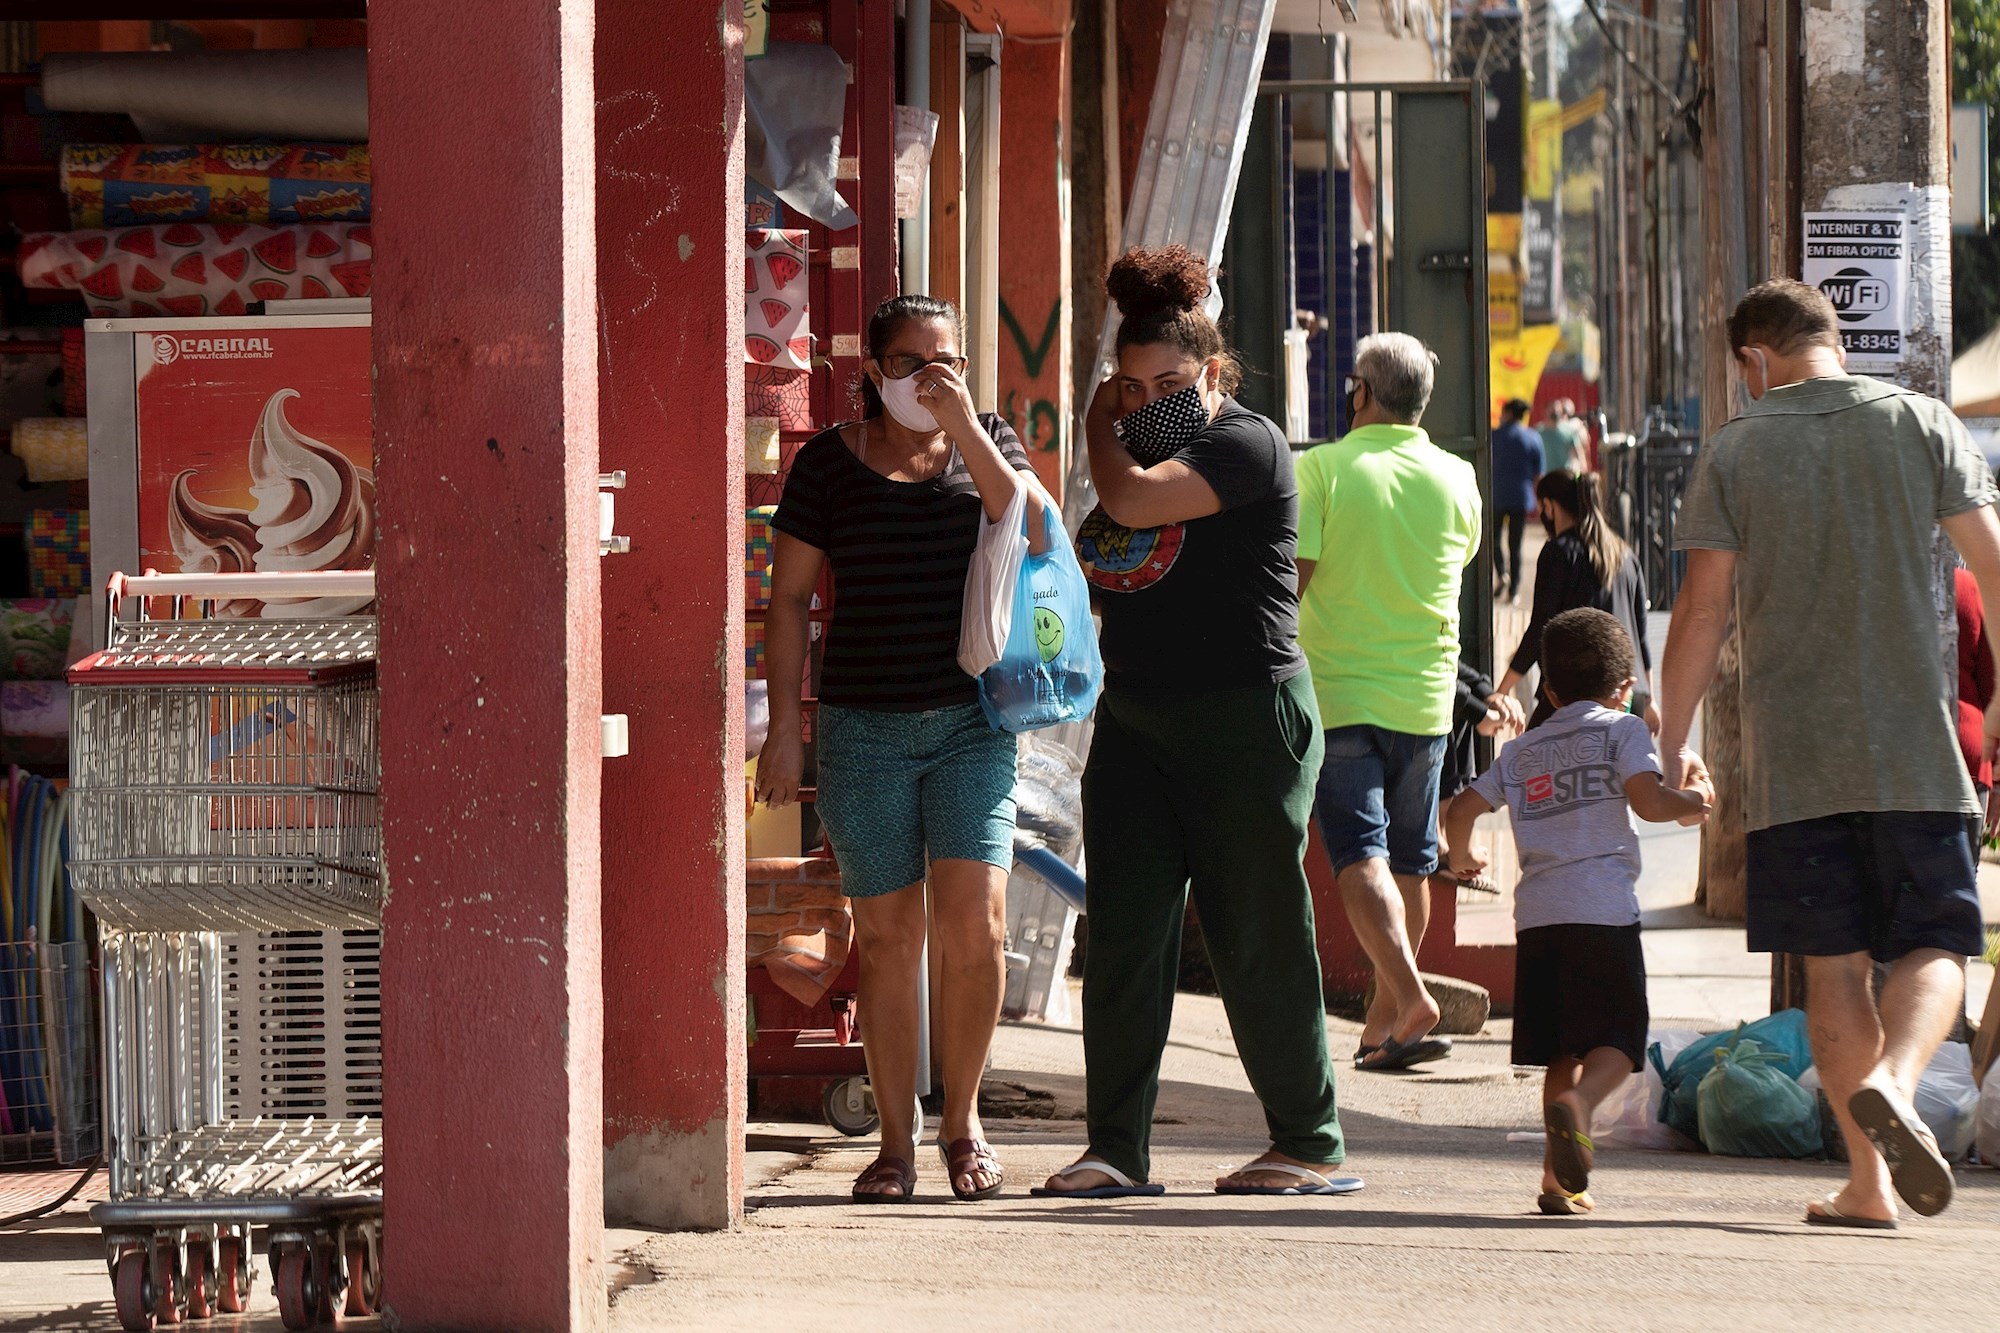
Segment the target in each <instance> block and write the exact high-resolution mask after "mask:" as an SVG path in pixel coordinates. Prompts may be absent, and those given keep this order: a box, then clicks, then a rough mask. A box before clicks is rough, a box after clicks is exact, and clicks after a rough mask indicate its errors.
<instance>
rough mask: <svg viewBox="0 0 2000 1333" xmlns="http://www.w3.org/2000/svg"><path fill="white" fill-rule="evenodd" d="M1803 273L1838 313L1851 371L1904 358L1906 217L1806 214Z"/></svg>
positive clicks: (1893, 365) (1883, 367) (1888, 366)
mask: <svg viewBox="0 0 2000 1333" xmlns="http://www.w3.org/2000/svg"><path fill="white" fill-rule="evenodd" d="M1805 224H1806V234H1805V264H1804V269H1803V272H1802V274H1801V276H1802V277H1803V278H1804V280H1805V281H1806V282H1807V283H1808V284H1810V285H1812V286H1814V287H1817V288H1819V289H1820V291H1822V292H1824V293H1825V294H1826V298H1827V300H1829V301H1831V302H1832V303H1833V309H1834V312H1835V313H1836V314H1837V315H1838V316H1839V317H1840V345H1841V346H1842V347H1843V348H1845V349H1846V350H1847V365H1848V368H1849V369H1851V370H1860V371H1868V372H1870V373H1879V372H1882V371H1893V370H1895V369H1897V368H1898V367H1899V366H1901V365H1902V363H1903V335H1904V333H1905V332H1906V331H1907V329H1908V325H1909V309H1908V302H1907V300H1906V299H1905V298H1906V294H1907V293H1908V291H1909V272H1910V248H1909V219H1908V218H1906V217H1905V216H1904V215H1903V214H1901V213H1808V214H1806V215H1805Z"/></svg>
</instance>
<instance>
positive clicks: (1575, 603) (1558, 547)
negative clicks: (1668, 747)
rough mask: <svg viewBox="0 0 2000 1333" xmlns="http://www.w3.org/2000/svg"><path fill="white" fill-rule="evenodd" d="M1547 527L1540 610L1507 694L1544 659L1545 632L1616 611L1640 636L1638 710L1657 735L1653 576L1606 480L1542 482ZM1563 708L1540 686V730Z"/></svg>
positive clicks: (1538, 588) (1518, 652) (1570, 477)
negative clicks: (1650, 627)
mask: <svg viewBox="0 0 2000 1333" xmlns="http://www.w3.org/2000/svg"><path fill="white" fill-rule="evenodd" d="M1535 499H1536V501H1537V503H1538V504H1539V506H1540V508H1541V515H1542V527H1543V529H1544V530H1545V531H1546V532H1547V533H1548V536H1549V539H1548V541H1547V542H1546V543H1545V544H1544V545H1543V546H1542V554H1541V558H1540V559H1539V560H1538V561H1536V563H1535V606H1534V611H1533V613H1532V614H1531V616H1530V618H1529V620H1528V629H1527V632H1526V633H1525V634H1523V635H1522V636H1521V646H1520V647H1518V648H1516V649H1515V650H1514V658H1513V661H1512V662H1510V663H1509V664H1508V668H1507V674H1506V675H1505V676H1502V677H1501V678H1500V693H1502V694H1510V693H1512V692H1513V690H1514V687H1515V686H1517V685H1519V684H1520V683H1521V680H1522V678H1523V677H1525V676H1526V675H1527V674H1528V672H1530V671H1532V670H1533V669H1534V668H1535V665H1536V663H1538V662H1539V661H1540V660H1541V654H1542V629H1543V628H1544V627H1545V626H1546V625H1547V624H1548V623H1549V622H1550V621H1551V620H1554V619H1555V618H1556V617H1557V616H1559V615H1561V614H1562V613H1563V612H1565V611H1574V610H1575V609H1577V608H1578V607H1582V606H1588V607H1592V608H1595V609H1596V610H1599V611H1608V612H1610V613H1611V614H1612V615H1613V616H1616V617H1617V618H1618V623H1619V624H1621V625H1623V626H1624V627H1625V632H1626V633H1627V634H1629V635H1631V636H1632V647H1633V650H1634V652H1636V653H1637V654H1638V661H1639V680H1638V683H1637V684H1636V685H1634V686H1633V689H1632V711H1633V712H1634V713H1637V714H1638V715H1639V716H1640V717H1643V718H1644V719H1646V725H1647V727H1649V728H1650V729H1651V730H1652V731H1653V732H1654V733H1655V734H1658V732H1659V730H1660V716H1659V713H1658V712H1657V711H1656V710H1655V709H1654V707H1653V684H1652V681H1653V653H1652V649H1650V648H1648V647H1647V646H1646V574H1645V571H1644V570H1643V569H1641V568H1640V567H1639V557H1638V556H1636V555H1634V554H1633V553H1632V548H1631V547H1629V546H1627V545H1626V544H1625V542H1624V540H1623V539H1622V538H1621V537H1619V535H1618V534H1617V532H1615V531H1613V529H1612V527H1611V520H1610V519H1609V518H1607V517H1606V516H1605V513H1604V478H1603V476H1602V475H1601V474H1599V473H1596V472H1586V473H1584V474H1583V475H1582V476H1578V475H1576V474H1575V473H1573V472H1549V473H1545V474H1544V475H1543V477H1542V479H1541V480H1540V481H1538V482H1536V483H1535ZM1554 712H1555V709H1554V708H1553V707H1552V706H1551V705H1550V703H1549V698H1548V693H1547V691H1545V690H1543V689H1541V688H1540V687H1539V686H1537V688H1536V690H1535V711H1534V713H1533V714H1532V715H1531V716H1530V717H1529V718H1528V726H1529V727H1530V728H1531V729H1532V728H1534V727H1538V726H1540V725H1541V724H1542V723H1543V722H1544V721H1546V720H1547V719H1548V718H1549V717H1550V715H1552V714H1553V713H1554Z"/></svg>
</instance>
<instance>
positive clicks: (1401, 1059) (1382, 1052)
mask: <svg viewBox="0 0 2000 1333" xmlns="http://www.w3.org/2000/svg"><path fill="white" fill-rule="evenodd" d="M1450 1054H1451V1038H1449V1037H1418V1038H1417V1039H1416V1040H1414V1041H1397V1040H1396V1039H1395V1038H1394V1037H1391V1038H1389V1039H1388V1040H1387V1041H1385V1042H1383V1043H1382V1044H1381V1045H1380V1046H1378V1047H1376V1048H1375V1049H1374V1050H1372V1051H1369V1052H1367V1053H1365V1054H1363V1055H1360V1056H1357V1057H1356V1059H1355V1061H1354V1067H1355V1068H1356V1069H1364V1070H1368V1071H1369V1072H1371V1073H1373V1072H1381V1071H1385V1070H1386V1071H1395V1070H1404V1069H1408V1068H1410V1067H1411V1066H1412V1065H1420V1064H1425V1063H1428V1062H1429V1061H1432V1060H1442V1059H1444V1058H1445V1057H1446V1056H1448V1055H1450Z"/></svg>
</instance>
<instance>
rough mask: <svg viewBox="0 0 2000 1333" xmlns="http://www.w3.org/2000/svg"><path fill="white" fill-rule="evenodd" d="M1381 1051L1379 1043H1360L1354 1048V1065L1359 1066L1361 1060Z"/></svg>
mask: <svg viewBox="0 0 2000 1333" xmlns="http://www.w3.org/2000/svg"><path fill="white" fill-rule="evenodd" d="M1381 1049H1382V1046H1381V1043H1380V1042H1369V1041H1364V1042H1362V1043H1361V1044H1360V1045H1359V1046H1356V1047H1355V1048H1354V1063H1355V1064H1357V1065H1358V1064H1360V1063H1361V1062H1362V1061H1363V1060H1366V1059H1367V1058H1368V1057H1369V1056H1371V1055H1373V1054H1375V1052H1377V1051H1379V1050H1381Z"/></svg>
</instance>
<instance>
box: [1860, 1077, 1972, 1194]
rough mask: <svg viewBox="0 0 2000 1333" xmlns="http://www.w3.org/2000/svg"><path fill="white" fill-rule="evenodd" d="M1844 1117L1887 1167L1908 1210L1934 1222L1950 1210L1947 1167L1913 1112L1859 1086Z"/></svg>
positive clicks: (1876, 1090)
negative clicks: (1846, 1115)
mask: <svg viewBox="0 0 2000 1333" xmlns="http://www.w3.org/2000/svg"><path fill="white" fill-rule="evenodd" d="M1847 1113H1848V1114H1849V1115H1851V1116H1853V1117H1854V1123H1855V1124H1857V1125H1859V1126H1860V1127H1861V1132H1862V1133H1864V1134H1866V1135H1867V1136H1868V1141H1869V1142H1870V1143H1872V1144H1874V1145H1875V1150H1876V1151H1877V1152H1879V1153H1881V1154H1882V1160H1883V1161H1885V1162H1887V1163H1888V1164H1889V1179H1890V1181H1891V1182H1892V1183H1893V1184H1894V1185H1895V1186H1896V1193H1897V1195H1898V1196H1900V1197H1901V1198H1902V1200H1903V1202H1904V1203H1907V1204H1908V1205H1910V1211H1912V1212H1914V1213H1916V1214H1917V1215H1918V1216H1919V1217H1936V1216H1937V1215H1938V1214H1939V1213H1941V1212H1943V1211H1944V1210H1945V1209H1946V1208H1949V1207H1950V1206H1951V1195H1952V1188H1953V1186H1952V1179H1951V1163H1949V1162H1947V1161H1945V1160H1944V1154H1942V1153H1940V1152H1939V1151H1938V1150H1937V1144H1936V1142H1935V1141H1933V1140H1932V1138H1931V1136H1930V1133H1929V1131H1928V1129H1927V1128H1926V1127H1925V1126H1924V1122H1923V1121H1922V1120H1921V1119H1919V1118H1918V1116H1917V1109H1916V1108H1915V1107H1914V1106H1911V1105H1910V1104H1909V1103H1908V1102H1905V1101H1904V1100H1903V1099H1902V1098H1901V1097H1899V1096H1895V1095H1893V1094H1891V1093H1890V1092H1888V1091H1887V1090H1886V1089H1883V1088H1880V1087H1876V1086H1875V1085H1874V1084H1863V1085H1862V1086H1861V1087H1860V1089H1859V1090H1857V1091H1856V1092H1855V1094H1854V1095H1853V1096H1852V1097H1849V1098H1848V1099H1847Z"/></svg>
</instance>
